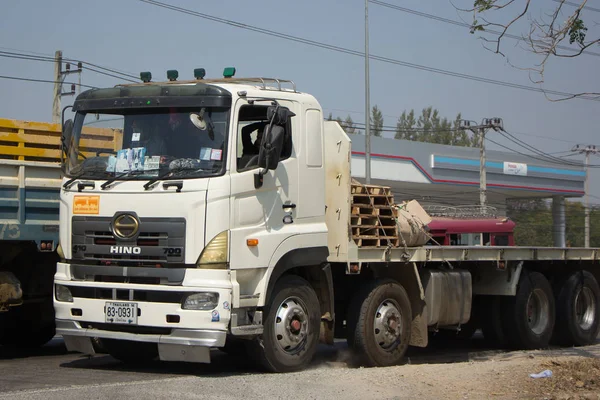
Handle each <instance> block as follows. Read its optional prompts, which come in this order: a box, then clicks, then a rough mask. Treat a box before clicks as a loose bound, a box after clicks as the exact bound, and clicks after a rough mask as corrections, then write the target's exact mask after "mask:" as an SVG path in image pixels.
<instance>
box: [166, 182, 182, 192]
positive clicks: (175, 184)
mask: <svg viewBox="0 0 600 400" xmlns="http://www.w3.org/2000/svg"><path fill="white" fill-rule="evenodd" d="M170 187H174V188H176V189H177V193H179V192H181V189H182V188H183V181H177V182H165V183H163V189H165V190H166V189H168V188H170Z"/></svg>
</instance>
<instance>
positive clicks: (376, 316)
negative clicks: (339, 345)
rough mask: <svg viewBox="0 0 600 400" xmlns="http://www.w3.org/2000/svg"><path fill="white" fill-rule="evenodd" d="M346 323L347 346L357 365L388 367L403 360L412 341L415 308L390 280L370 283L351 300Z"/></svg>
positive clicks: (396, 284) (402, 289)
mask: <svg viewBox="0 0 600 400" xmlns="http://www.w3.org/2000/svg"><path fill="white" fill-rule="evenodd" d="M346 320H347V321H348V322H347V325H348V337H347V341H348V346H349V347H350V348H351V349H352V350H353V352H354V353H355V356H356V358H357V360H356V361H357V362H358V364H360V365H364V366H367V367H387V366H391V365H397V364H399V363H400V362H401V361H402V360H403V358H404V356H405V354H406V351H407V350H408V344H409V342H410V333H411V323H412V309H411V305H410V300H409V298H408V295H407V294H406V290H404V288H403V287H402V286H401V285H400V284H398V283H397V282H395V281H393V280H388V279H385V280H375V281H372V282H369V283H367V284H366V285H365V286H363V287H362V288H361V290H360V291H359V292H358V294H357V295H356V296H355V297H354V298H353V299H352V302H351V303H350V307H349V308H348V315H347V317H346ZM398 325H399V326H398ZM384 330H387V332H385V331H384Z"/></svg>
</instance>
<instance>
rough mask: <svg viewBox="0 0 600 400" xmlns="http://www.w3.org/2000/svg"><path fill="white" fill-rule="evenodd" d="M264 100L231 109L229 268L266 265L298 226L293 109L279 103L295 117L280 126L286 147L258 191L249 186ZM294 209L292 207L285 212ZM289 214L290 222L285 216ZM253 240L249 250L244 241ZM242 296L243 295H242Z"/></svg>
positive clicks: (263, 120)
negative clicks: (255, 241)
mask: <svg viewBox="0 0 600 400" xmlns="http://www.w3.org/2000/svg"><path fill="white" fill-rule="evenodd" d="M270 105H271V104H270V103H267V102H256V103H254V104H248V102H247V101H246V100H243V99H240V100H239V101H238V104H237V106H236V108H235V113H236V115H235V116H234V125H233V126H234V129H236V130H237V132H236V139H235V140H234V141H233V142H234V143H233V151H232V153H233V154H232V157H231V160H232V162H231V163H230V165H231V196H232V201H231V216H232V218H231V238H230V240H231V242H230V243H231V250H230V265H231V269H246V268H257V267H267V266H268V265H269V261H270V259H271V257H272V255H273V253H274V252H275V250H276V249H277V247H278V246H279V245H280V244H281V243H282V242H283V241H284V240H285V239H286V238H288V237H290V236H292V235H294V234H295V233H296V232H297V231H298V229H299V226H300V225H301V222H300V223H299V221H298V219H297V218H296V214H297V210H298V209H299V208H301V207H302V204H300V198H299V195H298V157H297V151H296V141H297V140H298V137H299V135H298V131H299V130H300V128H299V127H300V121H299V117H298V115H301V114H300V113H299V112H298V110H296V109H295V107H297V105H296V104H295V103H293V102H289V101H280V105H281V106H284V107H288V108H289V109H290V110H291V111H292V112H293V113H295V114H296V116H294V117H291V118H290V119H289V122H288V124H287V125H286V126H285V130H286V135H289V138H290V139H291V140H288V141H287V142H288V145H287V146H284V149H283V151H282V154H281V161H280V163H279V165H278V167H277V169H275V170H272V171H268V172H267V174H266V175H264V177H263V185H262V187H260V188H258V189H256V188H255V187H254V175H255V174H256V173H257V172H258V171H259V168H258V166H257V159H258V151H257V149H258V143H257V138H258V136H259V135H260V134H261V133H262V132H263V131H264V127H265V125H266V123H267V122H268V121H267V108H268V107H269V106H270ZM284 205H295V208H284ZM286 214H290V216H291V219H290V218H289V217H286V219H285V221H284V217H285V216H286ZM249 239H257V240H258V244H257V245H253V246H250V245H248V243H247V241H248V240H249ZM241 294H242V295H243V294H244V293H241Z"/></svg>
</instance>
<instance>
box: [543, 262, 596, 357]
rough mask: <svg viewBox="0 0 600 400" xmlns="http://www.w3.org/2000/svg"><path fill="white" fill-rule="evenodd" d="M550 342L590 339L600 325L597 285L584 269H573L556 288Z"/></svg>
mask: <svg viewBox="0 0 600 400" xmlns="http://www.w3.org/2000/svg"><path fill="white" fill-rule="evenodd" d="M555 293H556V319H557V321H560V323H558V324H556V326H555V328H554V337H553V342H556V343H558V344H561V345H565V346H573V345H574V346H586V345H590V344H592V343H594V342H595V341H596V337H597V336H598V330H599V328H600V304H599V303H598V302H599V301H600V287H599V286H598V282H597V281H596V278H594V276H593V275H592V274H591V273H589V272H588V271H577V272H575V273H573V274H572V275H571V276H569V277H568V278H567V279H565V280H564V281H563V282H562V284H561V285H560V287H558V289H557V290H556V292H555Z"/></svg>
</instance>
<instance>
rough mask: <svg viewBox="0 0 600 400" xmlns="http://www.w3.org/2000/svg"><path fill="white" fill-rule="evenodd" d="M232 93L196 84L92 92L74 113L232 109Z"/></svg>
mask: <svg viewBox="0 0 600 400" xmlns="http://www.w3.org/2000/svg"><path fill="white" fill-rule="evenodd" d="M231 102H232V101H231V93H230V92H229V91H227V90H225V89H223V88H221V87H218V86H213V85H206V84H203V83H197V84H195V85H143V86H123V87H114V88H107V89H90V90H86V91H85V92H83V93H81V94H80V95H79V96H77V99H76V100H75V102H74V104H73V110H74V111H89V110H107V109H115V108H156V107H195V106H205V107H230V106H231Z"/></svg>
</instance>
